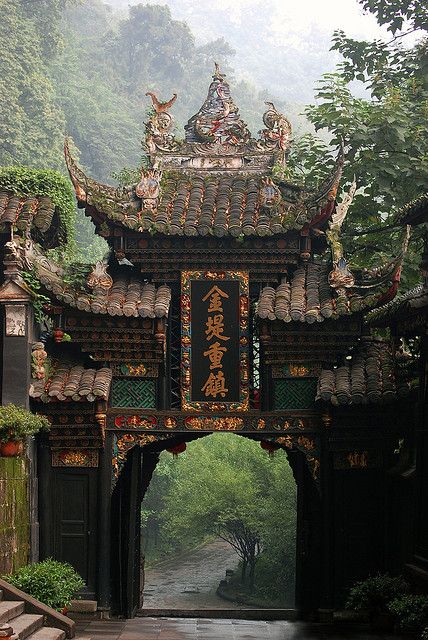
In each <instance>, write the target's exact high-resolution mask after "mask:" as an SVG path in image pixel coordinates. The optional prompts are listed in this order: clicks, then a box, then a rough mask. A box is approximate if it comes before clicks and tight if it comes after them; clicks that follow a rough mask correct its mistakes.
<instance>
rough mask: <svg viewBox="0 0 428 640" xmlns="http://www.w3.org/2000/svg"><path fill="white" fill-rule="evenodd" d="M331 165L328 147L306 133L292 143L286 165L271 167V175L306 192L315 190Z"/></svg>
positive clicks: (331, 160)
mask: <svg viewBox="0 0 428 640" xmlns="http://www.w3.org/2000/svg"><path fill="white" fill-rule="evenodd" d="M333 164H334V157H333V156H332V154H331V149H329V147H328V145H327V144H326V143H325V142H324V141H323V140H321V139H320V138H318V136H316V135H314V134H313V133H306V134H304V135H303V136H301V137H300V138H297V139H296V140H295V141H294V142H293V145H292V147H291V151H290V155H289V157H288V161H287V163H286V165H285V166H283V165H280V166H278V165H275V166H274V167H273V175H274V177H275V178H277V179H279V180H284V181H286V182H291V183H293V184H297V185H299V186H300V185H301V186H303V187H305V189H308V190H310V189H316V188H317V187H318V185H319V184H320V182H322V181H323V180H324V179H325V178H327V176H328V175H329V174H330V173H331V170H332V168H333Z"/></svg>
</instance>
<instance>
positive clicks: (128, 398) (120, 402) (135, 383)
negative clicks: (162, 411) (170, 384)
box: [111, 378, 156, 409]
mask: <svg viewBox="0 0 428 640" xmlns="http://www.w3.org/2000/svg"><path fill="white" fill-rule="evenodd" d="M111 406H112V407H135V408H137V409H154V408H155V407H156V385H155V381H154V380H139V379H136V378H132V379H130V380H129V379H124V378H118V379H116V380H113V384H112V392H111Z"/></svg>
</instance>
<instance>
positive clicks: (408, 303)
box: [366, 284, 428, 325]
mask: <svg viewBox="0 0 428 640" xmlns="http://www.w3.org/2000/svg"><path fill="white" fill-rule="evenodd" d="M422 309H425V311H426V312H428V289H427V288H426V287H424V285H423V284H419V285H418V286H416V287H414V288H413V289H410V290H409V291H406V292H405V293H403V294H401V295H400V296H397V297H396V298H395V299H394V300H391V302H389V303H388V304H385V305H384V306H383V307H379V308H378V309H374V310H373V311H371V312H370V313H369V314H368V316H367V318H366V321H367V322H368V324H370V325H387V324H388V323H390V322H391V321H393V320H394V319H396V318H398V317H402V316H405V315H406V314H408V313H409V312H417V311H418V310H422Z"/></svg>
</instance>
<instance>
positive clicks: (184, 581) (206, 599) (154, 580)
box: [143, 539, 246, 611]
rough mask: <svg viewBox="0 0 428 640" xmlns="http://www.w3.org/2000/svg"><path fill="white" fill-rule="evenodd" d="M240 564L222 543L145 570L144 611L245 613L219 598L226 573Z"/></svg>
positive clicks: (231, 550) (221, 541) (217, 542)
mask: <svg viewBox="0 0 428 640" xmlns="http://www.w3.org/2000/svg"><path fill="white" fill-rule="evenodd" d="M238 560H239V559H238V556H237V554H236V552H235V551H234V550H233V549H232V547H231V546H230V544H228V543H227V542H225V541H224V540H220V539H219V540H215V541H214V542H210V543H209V544H206V545H205V546H203V547H200V548H199V549H196V551H192V552H190V553H188V554H185V555H183V556H180V557H178V558H177V559H175V560H169V561H167V562H164V563H162V564H161V565H158V566H157V567H153V568H152V569H150V568H149V569H146V572H145V574H146V575H145V583H144V599H143V609H168V610H169V611H170V610H171V609H184V610H186V611H187V610H189V609H190V610H191V609H199V610H200V609H225V608H227V609H245V608H246V607H243V606H240V605H238V604H234V603H232V602H231V603H229V602H228V603H225V601H224V600H222V599H221V598H219V597H218V596H217V595H216V589H217V587H218V585H219V582H220V580H222V579H223V578H224V577H225V573H226V569H236V567H237V564H238Z"/></svg>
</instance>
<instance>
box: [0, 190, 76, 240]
mask: <svg viewBox="0 0 428 640" xmlns="http://www.w3.org/2000/svg"><path fill="white" fill-rule="evenodd" d="M54 215H55V205H54V204H53V202H52V200H51V199H50V198H48V197H47V196H37V197H36V196H18V195H15V194H13V193H12V192H10V191H0V229H1V228H4V227H5V226H6V225H13V226H14V227H15V228H17V229H18V230H19V231H22V232H24V233H26V232H27V231H28V230H30V229H31V232H32V235H33V237H35V239H38V240H40V241H41V242H42V243H43V244H44V245H45V246H47V248H49V247H51V246H55V245H56V244H57V241H58V231H61V233H63V231H64V230H63V229H62V228H61V229H59V227H60V222H59V219H58V220H57V221H56V224H55V225H52V221H53V218H54ZM53 227H55V228H53Z"/></svg>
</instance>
